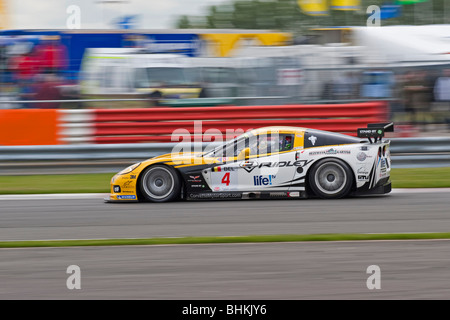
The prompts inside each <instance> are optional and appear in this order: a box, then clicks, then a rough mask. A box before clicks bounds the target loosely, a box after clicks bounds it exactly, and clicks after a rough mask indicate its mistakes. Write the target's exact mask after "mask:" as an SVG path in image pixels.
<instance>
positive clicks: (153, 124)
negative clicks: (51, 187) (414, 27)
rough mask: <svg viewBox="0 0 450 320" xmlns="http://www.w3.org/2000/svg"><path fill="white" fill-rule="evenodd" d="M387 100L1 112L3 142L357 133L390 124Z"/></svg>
mask: <svg viewBox="0 0 450 320" xmlns="http://www.w3.org/2000/svg"><path fill="white" fill-rule="evenodd" d="M387 109H388V106H387V103H386V102H383V101H374V102H362V103H349V104H318V105H273V106H216V107H178V108H173V107H155V108H149V109H86V110H84V109H82V110H80V109H74V110H70V109H58V110H44V109H36V110H35V109H10V110H0V145H52V144H80V143H84V144H86V143H87V144H109V143H154V142H164V143H166V142H171V141H175V142H178V141H179V140H176V139H175V140H174V139H173V134H174V133H178V137H179V136H180V135H189V136H192V135H196V136H197V137H198V136H201V137H202V138H203V141H211V139H213V140H214V137H217V136H220V139H221V140H227V139H231V138H234V137H235V136H236V135H238V134H241V133H243V132H244V131H247V130H250V129H255V128H259V127H265V126H297V127H308V128H314V129H319V130H326V131H333V132H341V133H346V134H350V135H355V133H356V129H357V128H361V127H366V126H367V124H368V123H375V122H385V121H386V120H387V114H388V110H387Z"/></svg>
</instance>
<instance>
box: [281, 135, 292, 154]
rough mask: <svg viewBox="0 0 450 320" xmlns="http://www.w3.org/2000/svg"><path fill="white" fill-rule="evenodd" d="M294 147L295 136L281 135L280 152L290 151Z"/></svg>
mask: <svg viewBox="0 0 450 320" xmlns="http://www.w3.org/2000/svg"><path fill="white" fill-rule="evenodd" d="M293 147H294V135H293V134H282V135H280V151H289V150H292V148H293Z"/></svg>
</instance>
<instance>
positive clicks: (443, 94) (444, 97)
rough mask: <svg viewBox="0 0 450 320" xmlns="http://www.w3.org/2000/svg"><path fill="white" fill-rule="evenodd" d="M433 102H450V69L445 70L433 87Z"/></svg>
mask: <svg viewBox="0 0 450 320" xmlns="http://www.w3.org/2000/svg"><path fill="white" fill-rule="evenodd" d="M433 92H434V100H436V101H439V102H450V69H445V70H444V71H443V73H442V76H441V77H439V78H437V80H436V83H435V85H434V90H433Z"/></svg>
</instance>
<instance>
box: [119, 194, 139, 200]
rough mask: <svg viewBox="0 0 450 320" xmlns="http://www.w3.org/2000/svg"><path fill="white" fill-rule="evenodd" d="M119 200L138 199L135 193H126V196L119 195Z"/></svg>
mask: <svg viewBox="0 0 450 320" xmlns="http://www.w3.org/2000/svg"><path fill="white" fill-rule="evenodd" d="M117 199H119V200H136V196H135V195H125V196H117Z"/></svg>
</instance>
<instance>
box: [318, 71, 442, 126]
mask: <svg viewBox="0 0 450 320" xmlns="http://www.w3.org/2000/svg"><path fill="white" fill-rule="evenodd" d="M321 98H322V99H323V100H366V99H387V100H388V101H389V104H390V118H391V120H394V121H396V122H399V123H409V124H413V125H415V126H416V127H418V128H422V129H427V125H428V124H444V125H446V126H447V128H448V129H450V67H449V68H448V69H447V68H442V67H439V68H436V67H434V68H415V69H412V68H410V69H409V70H398V71H395V72H393V71H389V70H382V69H380V70H372V71H360V72H358V71H347V72H345V71H344V72H340V73H338V75H337V76H335V77H333V79H332V81H329V82H327V83H325V84H324V86H323V91H322V97H321Z"/></svg>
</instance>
